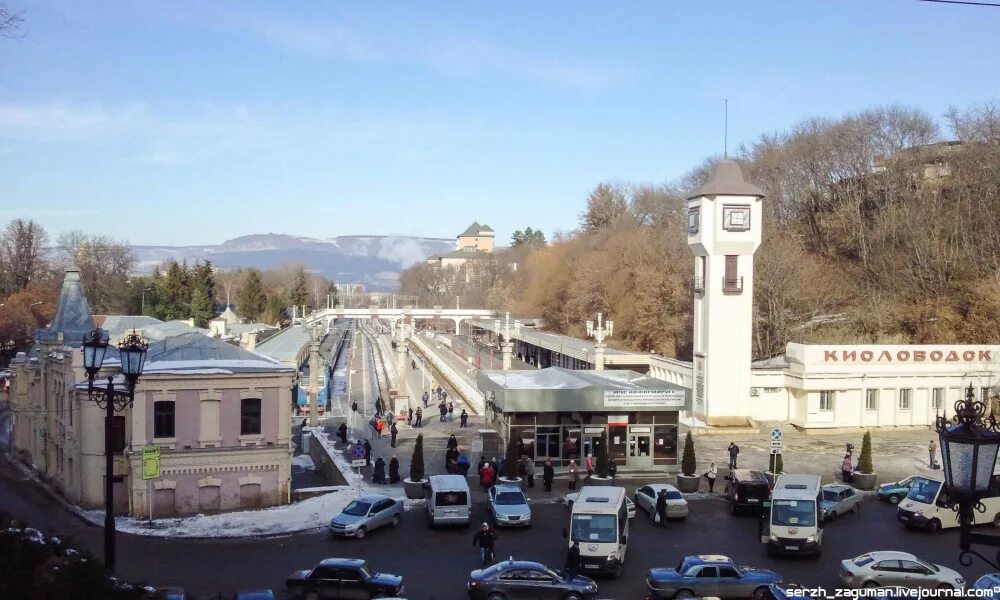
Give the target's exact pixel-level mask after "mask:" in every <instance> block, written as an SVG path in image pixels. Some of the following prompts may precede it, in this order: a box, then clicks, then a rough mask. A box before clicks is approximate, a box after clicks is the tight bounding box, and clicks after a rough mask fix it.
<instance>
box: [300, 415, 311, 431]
mask: <svg viewBox="0 0 1000 600" xmlns="http://www.w3.org/2000/svg"><path fill="white" fill-rule="evenodd" d="M308 424H309V419H308V418H307V417H302V426H301V427H300V429H305V428H306V425H308Z"/></svg>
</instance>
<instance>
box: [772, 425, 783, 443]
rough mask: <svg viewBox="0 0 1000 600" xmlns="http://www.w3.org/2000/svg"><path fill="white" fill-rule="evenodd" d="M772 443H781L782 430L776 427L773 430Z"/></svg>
mask: <svg viewBox="0 0 1000 600" xmlns="http://www.w3.org/2000/svg"><path fill="white" fill-rule="evenodd" d="M771 441H772V442H780V441H781V430H780V429H778V428H777V427H775V428H774V429H772V430H771Z"/></svg>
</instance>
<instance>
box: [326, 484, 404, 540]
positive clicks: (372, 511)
mask: <svg viewBox="0 0 1000 600" xmlns="http://www.w3.org/2000/svg"><path fill="white" fill-rule="evenodd" d="M402 519H403V502H402V501H400V500H394V499H392V498H390V497H388V496H381V495H378V494H372V495H370V496H363V497H361V498H358V499H357V500H355V501H354V502H351V503H350V504H348V505H347V508H345V509H344V510H343V512H341V513H340V514H339V515H337V516H336V517H334V518H333V519H331V520H330V533H331V534H333V535H342V536H346V537H355V538H358V539H361V538H363V537H365V536H366V535H367V534H368V532H370V531H373V530H375V529H378V528H379V527H382V526H385V525H392V526H393V527H396V526H397V525H399V522H400V521H401V520H402Z"/></svg>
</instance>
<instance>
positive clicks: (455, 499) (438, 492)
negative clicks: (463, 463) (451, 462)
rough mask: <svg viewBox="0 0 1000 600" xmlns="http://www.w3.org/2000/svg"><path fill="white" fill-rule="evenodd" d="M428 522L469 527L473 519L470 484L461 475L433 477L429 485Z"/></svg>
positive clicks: (432, 525) (432, 524) (433, 524)
mask: <svg viewBox="0 0 1000 600" xmlns="http://www.w3.org/2000/svg"><path fill="white" fill-rule="evenodd" d="M426 494H427V520H428V521H429V522H430V524H431V527H434V526H435V525H468V524H469V520H470V519H471V517H472V494H470V493H469V482H468V481H466V480H465V477H462V476H461V475H431V476H430V482H429V483H428V484H427V492H426Z"/></svg>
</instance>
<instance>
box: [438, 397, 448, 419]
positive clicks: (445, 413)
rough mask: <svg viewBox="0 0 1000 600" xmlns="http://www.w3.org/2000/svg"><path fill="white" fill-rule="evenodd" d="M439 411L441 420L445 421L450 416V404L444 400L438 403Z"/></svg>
mask: <svg viewBox="0 0 1000 600" xmlns="http://www.w3.org/2000/svg"><path fill="white" fill-rule="evenodd" d="M438 412H439V413H441V422H442V423H444V420H445V418H446V417H447V416H448V406H447V405H446V404H445V403H444V402H442V403H441V404H438Z"/></svg>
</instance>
